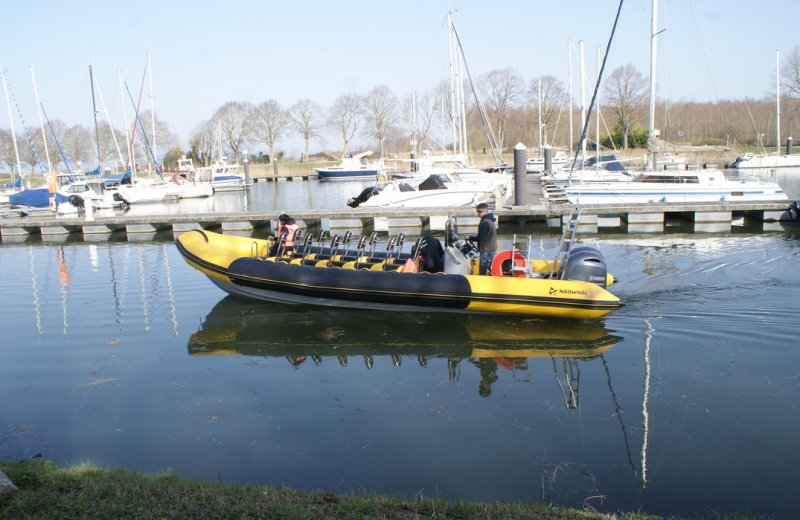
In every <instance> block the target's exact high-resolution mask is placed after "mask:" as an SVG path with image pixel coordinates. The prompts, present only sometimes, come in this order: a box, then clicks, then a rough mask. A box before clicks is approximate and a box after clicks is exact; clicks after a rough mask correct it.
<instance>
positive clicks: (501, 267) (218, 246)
mask: <svg viewBox="0 0 800 520" xmlns="http://www.w3.org/2000/svg"><path fill="white" fill-rule="evenodd" d="M576 227H577V218H575V219H574V220H571V221H570V224H569V225H568V226H567V227H566V229H565V232H564V239H562V243H561V246H560V248H559V251H560V254H559V257H557V258H555V259H552V260H534V259H530V258H529V256H530V255H525V254H523V252H522V251H520V250H517V249H511V250H508V251H500V252H498V254H497V255H496V257H495V260H494V262H493V264H492V276H485V275H484V276H481V275H478V274H477V273H478V259H477V254H476V252H475V251H474V248H473V246H472V245H471V243H470V242H468V241H466V240H463V239H461V238H459V237H458V234H457V233H456V232H454V223H451V222H448V230H447V231H446V233H445V240H444V245H442V243H441V242H440V241H439V240H438V239H437V238H435V237H433V236H431V235H425V236H424V237H420V238H419V239H418V240H417V242H416V243H415V244H414V246H413V247H412V248H411V250H410V252H404V251H403V241H404V237H403V236H402V235H399V236H397V237H389V239H388V240H387V242H386V244H385V245H384V244H381V245H379V244H378V241H377V233H373V234H372V236H371V237H369V238H368V237H366V236H362V237H360V238H359V239H358V240H356V241H354V240H352V238H353V237H352V236H351V235H350V234H349V233H347V234H345V235H344V236H343V237H339V236H338V235H337V236H335V237H333V238H332V239H331V241H330V243H329V244H327V245H326V243H325V242H326V238H327V237H325V235H324V233H320V234H319V236H318V237H314V236H313V235H310V234H309V235H306V237H305V240H304V241H303V243H302V245H299V246H298V247H297V248H296V249H295V250H293V251H285V250H284V248H283V247H282V246H283V244H282V240H280V239H278V241H277V243H276V242H275V240H273V239H272V238H270V239H266V240H261V239H256V238H249V237H240V236H231V235H222V234H219V233H214V232H211V231H205V230H194V231H188V232H186V233H183V234H181V235H180V236H179V237H178V239H177V246H178V250H179V251H180V253H181V254H182V255H183V257H184V259H185V260H186V262H187V263H188V264H189V265H191V266H192V267H195V268H196V269H199V270H200V271H201V272H203V273H204V274H205V275H206V276H208V278H209V279H210V280H211V281H212V282H214V283H215V284H216V285H217V286H219V287H220V288H221V289H222V290H224V291H225V292H227V293H229V294H232V295H236V296H240V297H245V298H251V299H256V300H264V301H270V302H277V303H284V304H309V305H322V306H333V307H347V308H351V309H375V310H379V309H380V310H390V311H418V312H466V313H489V314H523V315H540V316H559V317H566V318H581V319H583V318H599V317H602V316H604V315H606V314H608V313H609V312H610V311H612V310H614V309H616V308H618V307H619V306H620V305H621V304H620V301H619V298H617V297H616V296H615V295H613V294H611V293H610V292H609V291H608V290H606V287H607V286H608V285H610V284H611V283H613V277H612V276H611V275H610V274H608V273H607V269H606V265H605V261H604V259H603V255H602V254H601V253H600V252H599V251H598V250H597V249H595V248H592V247H588V246H578V245H575V246H574V247H573V245H572V244H573V240H572V238H573V236H574V231H575V228H576ZM300 238H301V237H295V240H297V241H298V243H299V242H300ZM353 242H355V243H354V244H353ZM515 242H516V241H515ZM276 246H277V247H276Z"/></svg>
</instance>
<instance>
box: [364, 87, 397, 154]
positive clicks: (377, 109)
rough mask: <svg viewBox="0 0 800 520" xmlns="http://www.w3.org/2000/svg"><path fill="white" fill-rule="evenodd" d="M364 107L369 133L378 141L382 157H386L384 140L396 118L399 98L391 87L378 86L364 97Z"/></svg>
mask: <svg viewBox="0 0 800 520" xmlns="http://www.w3.org/2000/svg"><path fill="white" fill-rule="evenodd" d="M364 107H365V112H366V119H367V124H368V125H369V128H368V129H367V132H368V133H369V135H370V136H371V137H374V138H375V139H376V140H377V141H378V144H379V145H380V149H381V157H383V156H384V155H385V148H384V139H385V138H386V133H387V132H388V130H389V127H390V126H391V125H392V124H394V121H395V117H396V114H395V112H396V110H397V98H396V97H395V95H394V94H392V91H391V89H390V88H389V87H387V86H386V85H378V86H377V87H375V88H373V89H372V90H370V91H369V92H367V95H366V96H364Z"/></svg>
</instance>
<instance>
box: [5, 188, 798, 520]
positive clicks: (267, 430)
mask: <svg viewBox="0 0 800 520" xmlns="http://www.w3.org/2000/svg"><path fill="white" fill-rule="evenodd" d="M795 178H800V176H798V177H795ZM794 182H795V184H796V183H797V181H794ZM791 184H792V181H791V179H790V180H789V181H788V184H787V186H788V185H791ZM782 185H783V183H782ZM787 186H785V187H786V188H787V191H790V195H793V196H794V197H795V198H798V195H800V193H796V192H795V193H792V192H791V189H794V188H791V189H790V188H789V187H787ZM359 188H360V185H359V183H330V184H325V183H318V182H316V181H306V182H287V183H277V184H272V183H258V184H257V185H256V186H255V187H254V189H253V192H252V193H251V194H250V196H249V199H247V200H246V201H245V200H244V198H243V197H242V195H235V194H234V195H232V196H230V197H229V196H228V195H225V196H224V197H216V196H215V197H214V198H213V199H210V200H209V201H206V202H205V203H206V204H215V205H218V206H219V208H220V209H219V210H222V208H223V206H225V207H229V208H232V209H230V210H235V209H237V208H239V209H241V207H242V205H244V204H248V205H250V207H251V209H254V208H253V206H256V207H257V208H260V209H265V210H273V209H274V210H284V211H291V210H292V209H302V208H307V207H316V208H319V207H331V208H335V207H340V201H343V200H346V198H348V197H350V196H352V195H353V192H357V191H358V190H359ZM229 195H230V194H229ZM212 200H213V202H212ZM226 205H227V206H226ZM151 210H152V209H151ZM501 231H502V233H501V234H502V236H501V241H505V243H506V244H507V243H509V242H510V240H511V234H512V233H520V234H528V233H530V234H531V235H532V237H533V243H534V251H533V252H534V254H541V255H545V256H550V255H552V254H553V253H554V251H555V247H556V244H557V241H558V238H559V233H558V232H557V231H553V232H551V231H548V230H546V229H544V228H539V227H536V226H530V227H527V228H520V229H517V228H513V229H512V228H511V227H510V226H508V227H507V229H503V230H501ZM799 231H800V228H798V227H796V225H792V224H786V225H777V224H773V225H770V226H766V227H764V226H761V225H757V226H754V227H747V226H734V227H733V228H732V230H731V231H729V232H724V233H689V232H686V230H684V229H682V228H681V227H680V226H678V227H676V228H674V229H672V230H669V232H668V233H665V234H648V235H629V234H624V233H614V232H611V233H602V234H600V235H586V236H584V239H585V240H586V241H587V242H590V243H592V244H597V245H598V246H599V247H600V248H601V250H602V252H603V253H604V255H605V257H606V261H607V263H608V265H609V266H610V269H611V271H612V272H613V273H614V275H615V276H617V277H618V278H619V280H620V281H619V282H618V283H617V284H616V285H615V286H614V287H613V288H612V290H613V291H614V292H615V294H618V295H619V296H620V297H621V298H622V300H623V301H624V302H625V306H624V307H622V308H621V309H619V310H618V311H615V312H614V313H612V314H611V315H609V316H608V317H607V318H605V319H602V320H597V321H579V322H575V321H568V320H548V319H537V318H525V317H522V318H520V317H495V316H459V315H425V314H403V313H399V314H398V313H379V312H374V313H370V312H360V311H359V312H350V311H348V310H346V309H317V308H309V307H288V306H278V305H270V304H263V303H254V302H248V301H242V300H237V299H235V298H231V297H227V296H225V294H224V293H222V292H221V291H220V290H219V289H217V288H216V287H215V286H214V285H213V284H211V283H210V282H209V281H208V280H207V279H206V278H205V277H204V276H203V275H202V274H201V273H199V272H197V271H195V270H193V269H191V268H190V267H189V266H187V265H186V264H185V263H184V262H183V261H182V260H181V258H180V256H179V255H178V252H177V250H176V248H175V246H174V243H173V240H172V239H173V237H172V236H171V234H168V235H167V236H161V235H156V236H154V237H147V239H146V240H141V241H135V240H136V239H135V238H129V239H126V238H125V237H116V236H112V237H110V238H109V239H108V240H105V239H104V240H102V241H99V242H88V243H87V242H83V241H82V240H73V239H71V238H68V239H66V240H64V241H63V242H42V241H41V239H39V238H37V237H32V238H29V239H27V240H24V241H21V242H18V243H13V242H7V241H4V242H3V243H2V245H0V269H2V276H3V292H4V295H3V298H2V300H0V302H1V303H0V326H2V330H3V335H4V338H3V341H2V342H0V394H2V395H3V406H2V407H0V460H4V461H13V460H20V459H24V458H29V457H32V456H34V455H36V454H38V453H41V454H43V455H44V456H45V457H46V458H49V459H52V460H54V461H56V462H57V463H59V464H74V463H79V462H84V461H88V462H91V463H94V464H97V465H100V466H106V467H116V466H121V467H126V468H130V469H132V470H137V471H146V472H159V471H166V470H170V471H174V472H175V473H177V474H179V475H181V476H185V477H191V478H200V479H208V480H218V479H222V480H224V481H226V482H232V483H254V484H264V485H272V486H284V485H285V486H291V487H297V488H302V489H325V490H333V491H336V492H345V491H349V490H356V491H359V490H366V491H386V492H390V493H395V494H402V495H406V496H415V495H417V494H419V493H421V494H423V495H427V496H437V497H442V498H446V499H464V500H481V501H494V500H508V501H521V500H537V501H546V502H553V503H556V504H562V505H569V506H575V507H583V506H591V507H594V508H596V509H598V510H600V511H608V512H613V511H617V510H626V511H633V510H641V511H646V512H650V513H658V514H683V515H691V514H694V513H704V514H708V513H726V512H733V511H752V512H757V513H765V514H771V515H774V516H776V517H779V518H789V517H791V516H792V515H793V514H794V511H795V510H796V504H795V502H794V499H793V496H794V495H793V492H794V483H795V481H796V468H795V464H794V458H793V457H794V453H796V432H797V431H798V430H800V414H798V413H797V403H798V402H800V354H798V348H797V328H796V319H795V314H796V307H797V301H798V298H797V295H798V294H799V293H800V274H798V273H799V272H800V270H798V265H800V233H799Z"/></svg>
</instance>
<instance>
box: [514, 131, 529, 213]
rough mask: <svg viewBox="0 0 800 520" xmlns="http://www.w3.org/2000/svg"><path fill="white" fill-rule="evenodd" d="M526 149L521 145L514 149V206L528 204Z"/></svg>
mask: <svg viewBox="0 0 800 520" xmlns="http://www.w3.org/2000/svg"><path fill="white" fill-rule="evenodd" d="M527 160H528V149H527V148H525V145H524V144H522V143H517V145H516V146H515V147H514V204H515V205H516V206H522V205H525V204H528V203H529V202H528V179H527V174H528V170H527V166H526V164H525V162H526V161H527Z"/></svg>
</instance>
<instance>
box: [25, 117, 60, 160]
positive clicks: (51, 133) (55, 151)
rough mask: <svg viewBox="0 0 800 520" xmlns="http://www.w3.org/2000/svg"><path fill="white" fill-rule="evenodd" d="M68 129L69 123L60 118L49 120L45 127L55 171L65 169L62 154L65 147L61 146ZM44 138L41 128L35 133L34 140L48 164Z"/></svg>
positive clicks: (45, 136)
mask: <svg viewBox="0 0 800 520" xmlns="http://www.w3.org/2000/svg"><path fill="white" fill-rule="evenodd" d="M66 131H67V125H66V124H64V122H63V121H61V120H60V119H53V120H52V121H49V122H48V125H47V126H46V127H45V129H44V139H47V150H48V152H49V154H50V162H51V164H52V165H53V170H54V171H59V170H63V169H65V166H64V157H63V156H62V153H63V148H61V146H62V143H63V142H64V135H65V134H66ZM44 139H43V136H42V131H41V129H38V130H36V131H35V132H34V133H33V142H34V143H35V144H36V147H37V149H38V150H40V154H41V158H42V161H43V162H44V163H45V164H47V157H45V155H44Z"/></svg>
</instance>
